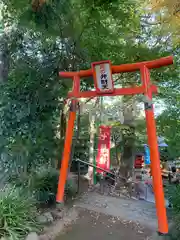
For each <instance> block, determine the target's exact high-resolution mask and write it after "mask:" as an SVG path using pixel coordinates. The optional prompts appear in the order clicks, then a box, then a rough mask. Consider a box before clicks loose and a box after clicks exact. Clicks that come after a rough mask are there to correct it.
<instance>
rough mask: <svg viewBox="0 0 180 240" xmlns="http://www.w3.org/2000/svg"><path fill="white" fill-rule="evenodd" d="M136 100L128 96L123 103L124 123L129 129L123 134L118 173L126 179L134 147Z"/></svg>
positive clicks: (130, 168)
mask: <svg viewBox="0 0 180 240" xmlns="http://www.w3.org/2000/svg"><path fill="white" fill-rule="evenodd" d="M135 104H136V102H135V101H134V98H130V99H129V100H127V101H125V103H124V124H125V125H126V126H128V127H129V129H128V130H127V131H126V132H125V133H124V134H123V142H124V147H123V148H124V149H123V154H122V158H121V161H120V174H121V175H122V176H123V177H125V178H126V179H127V178H129V177H131V176H132V170H133V162H134V148H135V115H136V111H135V109H136V106H135Z"/></svg>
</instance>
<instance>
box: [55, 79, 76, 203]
mask: <svg viewBox="0 0 180 240" xmlns="http://www.w3.org/2000/svg"><path fill="white" fill-rule="evenodd" d="M73 81H74V82H73V84H74V86H73V90H74V92H75V93H76V92H79V90H80V78H79V77H78V76H74V78H73ZM76 110H77V100H76V99H72V100H71V103H70V108H69V119H68V123H67V126H66V135H65V142H64V153H63V159H62V161H61V168H60V175H59V181H58V189H57V195H56V202H57V203H59V204H63V202H64V190H65V185H66V179H67V174H68V170H69V160H70V156H71V145H72V139H73V134H74V123H75V120H76Z"/></svg>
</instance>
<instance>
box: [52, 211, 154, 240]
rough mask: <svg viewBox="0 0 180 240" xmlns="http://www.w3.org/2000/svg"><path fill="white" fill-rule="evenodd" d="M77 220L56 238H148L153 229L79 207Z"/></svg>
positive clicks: (87, 239)
mask: <svg viewBox="0 0 180 240" xmlns="http://www.w3.org/2000/svg"><path fill="white" fill-rule="evenodd" d="M78 211H79V217H78V219H77V220H76V222H75V223H74V224H72V225H70V226H68V227H67V228H65V231H64V232H63V233H61V234H60V236H59V237H58V238H57V239H56V240H60V239H61V240H72V239H78V240H84V239H86V240H92V239H94V240H95V239H98V240H124V239H126V240H131V239H132V240H148V239H150V236H151V235H152V230H150V229H148V228H144V227H141V226H140V225H139V224H136V223H133V222H131V221H125V220H120V219H119V218H118V217H113V216H109V215H105V214H102V213H97V212H94V211H90V210H86V209H82V208H78Z"/></svg>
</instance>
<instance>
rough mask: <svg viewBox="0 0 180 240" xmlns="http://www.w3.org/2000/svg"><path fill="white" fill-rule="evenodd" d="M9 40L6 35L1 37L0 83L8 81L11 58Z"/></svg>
mask: <svg viewBox="0 0 180 240" xmlns="http://www.w3.org/2000/svg"><path fill="white" fill-rule="evenodd" d="M8 55H9V54H8V39H7V36H6V35H5V34H2V35H1V36H0V83H4V82H6V81H7V79H8V69H9V56H8Z"/></svg>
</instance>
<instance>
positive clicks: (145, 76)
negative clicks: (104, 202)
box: [56, 56, 173, 235]
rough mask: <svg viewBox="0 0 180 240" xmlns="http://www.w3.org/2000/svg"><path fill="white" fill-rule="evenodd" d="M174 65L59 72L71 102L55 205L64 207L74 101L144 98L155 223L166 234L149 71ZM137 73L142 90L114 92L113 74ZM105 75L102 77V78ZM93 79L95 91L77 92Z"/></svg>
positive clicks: (98, 65) (105, 65) (161, 62)
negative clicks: (69, 86)
mask: <svg viewBox="0 0 180 240" xmlns="http://www.w3.org/2000/svg"><path fill="white" fill-rule="evenodd" d="M170 64H173V57H171V56H170V57H165V58H161V59H158V60H153V61H147V62H139V63H133V64H122V65H117V66H116V65H115V66H113V65H111V62H110V61H101V62H95V63H92V65H91V66H92V68H91V69H88V70H81V71H79V72H60V73H59V76H60V77H63V78H72V80H73V89H72V91H71V92H69V93H68V98H70V99H72V101H71V106H70V112H69V119H68V123H67V129H66V136H65V144H64V154H63V159H62V163H61V169H60V176H59V182H58V190H57V197H56V201H57V203H63V198H64V188H65V183H66V178H67V171H68V164H69V158H70V152H71V144H72V137H73V132H74V122H75V119H76V104H77V100H76V99H77V98H90V97H97V96H117V95H136V94H144V96H145V98H146V100H145V104H144V105H145V115H146V127H147V135H148V145H149V147H150V157H151V169H152V176H153V189H154V195H155V203H156V212H157V219H158V232H159V234H161V235H164V234H167V233H168V222H167V216H166V208H165V201H164V191H163V184H162V177H161V169H160V159H159V151H158V144H157V136H156V123H155V118H154V110H153V104H152V94H153V93H157V92H158V91H157V87H156V86H155V85H153V84H151V81H150V72H149V70H150V69H154V68H160V67H163V66H167V65H170ZM138 70H139V71H140V74H141V82H142V85H141V86H137V87H128V88H117V89H115V88H114V86H113V80H112V74H114V73H122V72H134V71H138ZM104 74H105V75H104ZM90 76H93V78H94V83H95V88H96V90H95V91H84V92H81V91H80V80H81V78H85V77H90ZM100 76H101V80H102V81H104V79H105V78H104V77H106V79H105V80H106V85H107V86H106V87H105V88H102V85H101V83H102V82H99V80H100Z"/></svg>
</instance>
